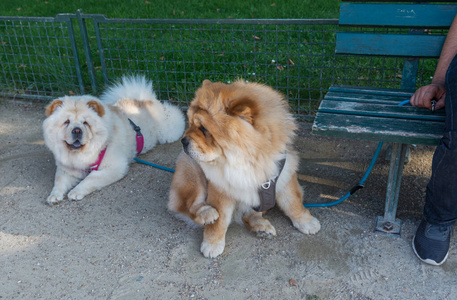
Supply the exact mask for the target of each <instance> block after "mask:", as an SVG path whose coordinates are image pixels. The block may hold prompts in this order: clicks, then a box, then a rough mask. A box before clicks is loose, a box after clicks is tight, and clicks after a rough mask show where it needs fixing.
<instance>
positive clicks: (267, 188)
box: [253, 158, 286, 211]
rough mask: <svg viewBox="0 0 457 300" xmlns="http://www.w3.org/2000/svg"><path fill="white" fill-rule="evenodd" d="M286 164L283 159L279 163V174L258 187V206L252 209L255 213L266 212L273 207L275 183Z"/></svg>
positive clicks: (274, 202)
mask: <svg viewBox="0 0 457 300" xmlns="http://www.w3.org/2000/svg"><path fill="white" fill-rule="evenodd" d="M285 164H286V159H285V158H283V159H281V160H280V161H279V172H278V175H277V176H276V177H275V178H273V179H270V180H268V181H267V182H265V183H263V184H262V185H261V186H260V187H259V190H258V192H259V198H260V205H259V206H256V207H253V209H254V210H255V211H266V210H269V209H270V208H272V207H274V206H275V204H276V181H277V180H278V178H279V175H281V172H282V169H283V168H284V165H285Z"/></svg>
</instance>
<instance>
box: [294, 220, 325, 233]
mask: <svg viewBox="0 0 457 300" xmlns="http://www.w3.org/2000/svg"><path fill="white" fill-rule="evenodd" d="M294 226H295V228H297V229H298V230H300V231H301V232H303V233H306V234H315V233H317V232H318V231H319V230H320V229H321V223H319V220H318V219H316V218H315V217H311V220H309V221H308V222H303V223H295V222H294Z"/></svg>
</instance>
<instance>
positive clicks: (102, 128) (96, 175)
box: [43, 76, 185, 204]
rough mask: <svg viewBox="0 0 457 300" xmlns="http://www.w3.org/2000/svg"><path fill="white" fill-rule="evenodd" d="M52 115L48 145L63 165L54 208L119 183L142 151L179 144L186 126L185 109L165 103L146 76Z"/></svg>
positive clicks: (63, 103) (68, 101)
mask: <svg viewBox="0 0 457 300" xmlns="http://www.w3.org/2000/svg"><path fill="white" fill-rule="evenodd" d="M46 115H47V118H46V119H45V120H44V122H43V132H44V140H45V143H46V146H47V147H48V148H49V149H50V150H51V151H52V153H53V154H54V158H55V162H56V166H57V170H56V175H55V181H54V188H53V189H52V191H51V194H50V195H49V197H48V198H47V202H48V203H49V204H56V203H58V202H60V201H62V200H63V199H64V196H65V194H66V193H67V192H68V191H69V192H68V198H69V199H71V200H81V199H82V198H83V197H84V196H86V195H88V194H90V193H91V192H93V191H95V190H98V189H101V188H103V187H105V186H107V185H109V184H111V183H113V182H116V181H118V180H119V179H121V178H122V177H124V176H125V175H126V173H127V171H128V168H129V164H130V163H131V162H132V161H133V158H134V157H135V155H136V154H137V152H138V154H140V153H145V152H146V151H149V150H151V149H152V148H153V147H154V146H155V145H156V144H157V143H160V144H162V143H170V142H174V141H176V140H177V139H179V138H180V137H181V135H182V133H183V131H184V126H185V121H184V115H183V113H182V112H181V110H180V109H179V108H178V107H176V106H173V105H171V104H169V103H161V102H159V101H158V100H157V99H156V95H155V93H154V91H153V90H152V83H151V82H150V81H148V80H146V79H145V78H144V77H142V76H131V77H123V78H122V81H121V82H119V83H117V84H114V85H112V86H111V87H109V88H108V89H107V90H106V92H105V93H104V94H103V95H102V96H101V97H100V99H98V98H96V97H93V96H90V95H82V96H65V97H61V98H58V99H55V100H54V101H53V102H52V103H51V104H49V105H48V106H47V107H46ZM138 127H139V128H138ZM139 129H141V131H139Z"/></svg>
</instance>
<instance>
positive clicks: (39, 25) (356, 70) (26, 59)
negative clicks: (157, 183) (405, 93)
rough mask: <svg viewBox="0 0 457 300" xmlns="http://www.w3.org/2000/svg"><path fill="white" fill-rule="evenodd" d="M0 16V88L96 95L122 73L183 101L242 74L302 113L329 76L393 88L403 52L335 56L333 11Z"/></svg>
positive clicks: (312, 107)
mask: <svg viewBox="0 0 457 300" xmlns="http://www.w3.org/2000/svg"><path fill="white" fill-rule="evenodd" d="M0 22H1V23H0V42H1V43H2V45H1V47H2V48H1V49H2V53H0V63H1V67H2V69H3V70H2V71H1V72H0V80H1V82H0V89H1V92H2V95H4V96H27V97H36V98H39V99H52V98H54V97H58V96H61V95H64V94H73V93H74V94H78V93H92V94H98V93H100V92H101V91H102V90H103V88H104V86H106V84H108V83H109V82H110V81H112V80H116V79H118V78H119V77H121V76H122V75H125V74H144V75H146V77H148V78H149V79H151V80H152V81H153V84H154V89H155V91H156V93H157V95H158V96H159V98H160V99H161V100H169V101H172V102H174V103H175V104H177V105H179V106H181V107H183V108H185V107H187V106H188V104H189V102H190V101H191V99H192V97H193V94H194V92H195V90H196V89H197V88H198V87H199V86H200V84H201V82H202V81H203V80H204V79H210V80H212V81H222V82H226V83H230V82H233V81H234V80H237V79H242V80H247V81H255V82H261V83H265V84H268V85H270V86H272V87H273V88H275V89H277V90H279V91H281V92H282V93H284V94H285V95H286V97H287V99H288V101H289V104H290V107H291V110H292V112H293V113H294V114H295V115H297V116H298V117H299V118H300V119H308V118H312V117H313V116H314V114H315V112H316V111H317V108H318V106H319V103H320V100H321V99H322V98H323V97H324V95H325V93H326V92H327V90H328V88H329V87H330V85H331V84H351V85H360V86H376V87H395V88H398V87H400V83H401V74H402V68H403V59H401V58H390V59H389V58H383V57H360V56H358V57H354V56H352V57H351V56H342V55H338V56H335V54H334V47H335V37H336V33H337V31H338V30H340V28H339V27H338V20H334V19H331V20H230V19H228V20H227V19H225V20H216V19H214V20H213V19H211V20H176V19H173V20H157V19H109V18H106V17H105V16H103V15H90V14H82V13H81V12H79V11H78V12H77V13H76V14H61V15H58V16H57V17H56V18H17V17H16V18H8V17H0ZM76 23H78V25H79V26H76ZM73 28H74V29H73ZM435 63H436V61H435V60H430V59H427V60H422V61H421V64H420V70H419V78H418V80H417V84H418V85H423V84H425V83H428V82H430V80H431V79H430V77H431V76H432V75H433V71H434V68H435Z"/></svg>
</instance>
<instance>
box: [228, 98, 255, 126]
mask: <svg viewBox="0 0 457 300" xmlns="http://www.w3.org/2000/svg"><path fill="white" fill-rule="evenodd" d="M258 113H259V108H258V104H257V103H256V102H255V101H253V100H252V99H250V98H247V97H244V98H239V99H235V100H233V101H231V102H230V103H229V106H228V108H227V114H228V115H232V116H238V117H240V118H242V119H244V120H246V121H247V122H249V123H250V124H252V125H254V120H255V118H256V116H257V114H258Z"/></svg>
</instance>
